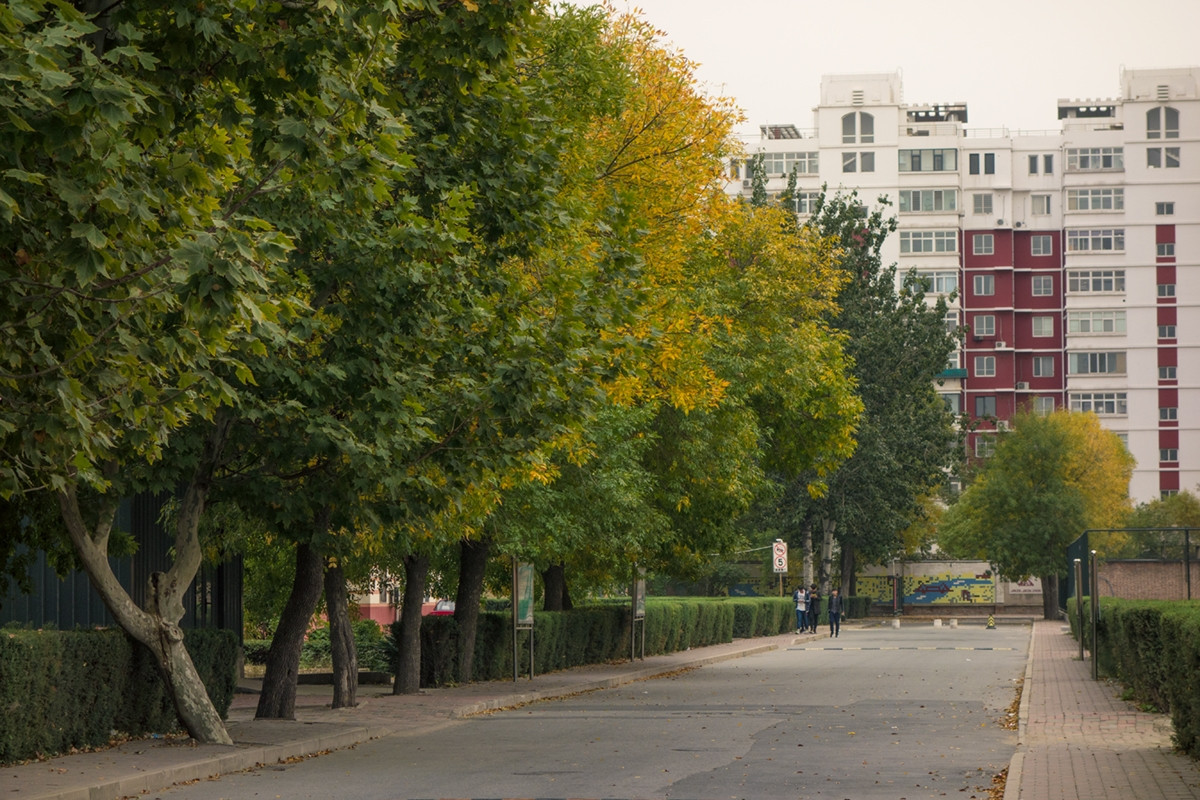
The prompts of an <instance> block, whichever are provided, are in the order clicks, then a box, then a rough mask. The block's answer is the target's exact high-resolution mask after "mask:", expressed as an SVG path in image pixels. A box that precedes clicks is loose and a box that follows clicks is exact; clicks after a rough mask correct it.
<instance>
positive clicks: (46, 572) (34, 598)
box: [0, 494, 243, 637]
mask: <svg viewBox="0 0 1200 800" xmlns="http://www.w3.org/2000/svg"><path fill="white" fill-rule="evenodd" d="M168 499H169V495H165V494H158V495H151V494H145V495H138V496H137V497H134V498H131V499H128V500H125V501H123V502H122V503H121V508H120V510H119V511H118V513H117V527H119V528H120V529H122V530H125V531H128V532H129V533H130V534H131V535H132V536H133V538H134V540H135V541H136V542H137V543H138V547H137V552H136V553H135V554H134V555H132V556H129V557H126V558H113V559H109V564H110V565H111V566H112V568H113V573H114V574H115V575H116V576H117V579H118V580H119V581H120V582H121V585H122V586H124V587H125V589H126V590H127V591H128V592H129V593H130V595H131V597H132V598H133V600H134V602H136V603H137V604H138V605H139V606H144V604H145V600H146V593H147V591H148V581H149V579H150V575H152V574H153V573H155V572H161V571H164V570H166V569H167V568H168V567H169V566H170V564H171V559H170V548H171V544H172V538H171V536H170V535H169V534H168V533H167V531H166V530H164V529H163V526H162V524H161V523H160V522H159V518H160V515H161V512H162V509H163V506H164V505H165V504H166V502H167V501H168ZM29 579H30V583H31V584H32V586H33V591H32V592H30V593H29V594H23V593H21V592H20V590H19V589H18V588H17V585H16V582H15V581H13V580H11V579H8V585H7V586H3V587H2V588H4V589H5V591H4V595H3V605H0V625H4V624H7V623H10V622H16V623H20V624H23V625H32V626H34V627H38V628H44V627H56V628H59V629H61V630H68V629H72V628H77V627H83V628H91V627H105V626H112V625H115V621H114V620H113V618H112V615H111V614H109V613H108V609H107V608H105V607H104V603H103V601H102V600H101V599H100V596H99V595H98V594H97V593H96V591H95V590H94V589H93V588H92V586H91V581H89V580H88V577H87V575H86V574H84V573H83V572H81V571H75V572H71V573H70V574H68V575H66V576H65V577H62V578H60V577H59V576H58V575H57V574H56V573H55V571H54V568H53V567H52V566H51V565H50V564H49V563H48V562H47V559H46V555H45V553H37V554H36V556H35V560H34V563H33V565H32V567H31V568H30V570H29ZM242 581H243V572H242V560H241V557H240V556H238V557H233V558H230V559H229V560H227V561H225V562H223V563H220V564H204V565H202V566H201V568H200V571H199V572H198V573H197V574H196V579H195V580H194V581H193V582H192V585H191V586H190V587H188V591H187V594H186V595H185V596H184V609H185V612H184V618H183V620H182V621H181V624H182V625H183V627H185V628H223V629H226V630H232V631H234V632H236V633H237V634H238V636H239V637H240V636H241V633H242ZM0 586H2V585H0Z"/></svg>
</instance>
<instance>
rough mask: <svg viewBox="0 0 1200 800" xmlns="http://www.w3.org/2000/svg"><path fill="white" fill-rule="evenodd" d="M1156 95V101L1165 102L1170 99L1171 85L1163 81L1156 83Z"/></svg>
mask: <svg viewBox="0 0 1200 800" xmlns="http://www.w3.org/2000/svg"><path fill="white" fill-rule="evenodd" d="M1157 97H1158V102H1160V103H1165V102H1167V101H1168V100H1170V99H1171V87H1170V86H1168V85H1167V84H1165V83H1160V84H1159V85H1158V93H1157Z"/></svg>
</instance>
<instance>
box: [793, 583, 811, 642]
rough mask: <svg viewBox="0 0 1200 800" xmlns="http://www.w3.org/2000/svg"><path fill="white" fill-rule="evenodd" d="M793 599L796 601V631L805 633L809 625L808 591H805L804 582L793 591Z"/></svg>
mask: <svg viewBox="0 0 1200 800" xmlns="http://www.w3.org/2000/svg"><path fill="white" fill-rule="evenodd" d="M792 600H794V601H795V603H796V633H804V630H805V628H807V627H808V592H806V591H804V584H800V585H799V586H797V587H796V591H794V592H792Z"/></svg>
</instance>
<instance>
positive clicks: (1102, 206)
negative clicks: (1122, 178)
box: [1067, 189, 1125, 211]
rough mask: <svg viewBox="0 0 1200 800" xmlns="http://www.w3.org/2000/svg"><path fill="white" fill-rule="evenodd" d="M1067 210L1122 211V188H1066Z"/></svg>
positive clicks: (1123, 198)
mask: <svg viewBox="0 0 1200 800" xmlns="http://www.w3.org/2000/svg"><path fill="white" fill-rule="evenodd" d="M1067 210H1068V211H1124V210H1125V190H1124V189H1067Z"/></svg>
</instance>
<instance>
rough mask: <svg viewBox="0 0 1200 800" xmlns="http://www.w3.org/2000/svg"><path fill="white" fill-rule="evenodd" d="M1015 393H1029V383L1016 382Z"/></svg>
mask: <svg viewBox="0 0 1200 800" xmlns="http://www.w3.org/2000/svg"><path fill="white" fill-rule="evenodd" d="M1017 391H1018V392H1028V391H1029V381H1017Z"/></svg>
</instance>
